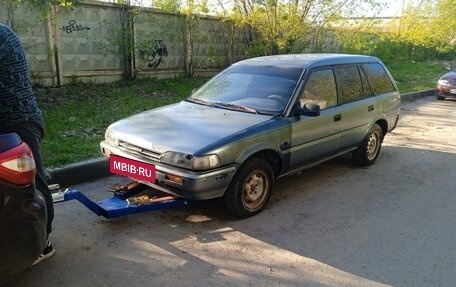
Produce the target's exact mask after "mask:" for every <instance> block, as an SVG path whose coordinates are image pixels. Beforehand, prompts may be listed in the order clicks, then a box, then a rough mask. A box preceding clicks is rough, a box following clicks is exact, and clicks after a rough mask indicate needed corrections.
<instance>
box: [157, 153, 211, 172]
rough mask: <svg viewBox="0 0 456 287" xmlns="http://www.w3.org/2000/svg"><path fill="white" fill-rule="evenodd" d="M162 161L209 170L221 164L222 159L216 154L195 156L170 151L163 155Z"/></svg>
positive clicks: (194, 168)
mask: <svg viewBox="0 0 456 287" xmlns="http://www.w3.org/2000/svg"><path fill="white" fill-rule="evenodd" d="M160 161H161V162H162V163H166V164H170V165H174V166H179V167H183V168H186V169H192V170H208V169H213V168H217V167H219V166H220V159H219V157H218V156H217V155H215V154H210V155H204V156H193V155H190V154H183V153H179V152H172V151H169V152H165V153H164V154H162V155H161V157H160Z"/></svg>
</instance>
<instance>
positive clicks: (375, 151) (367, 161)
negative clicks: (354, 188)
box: [353, 124, 383, 166]
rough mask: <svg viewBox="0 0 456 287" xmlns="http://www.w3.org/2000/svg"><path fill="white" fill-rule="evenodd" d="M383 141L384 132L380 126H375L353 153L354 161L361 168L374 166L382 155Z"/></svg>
mask: <svg viewBox="0 0 456 287" xmlns="http://www.w3.org/2000/svg"><path fill="white" fill-rule="evenodd" d="M382 141H383V131H382V128H380V126H379V125H377V124H374V125H373V126H372V128H371V129H370V131H369V133H368V134H367V135H366V137H365V138H364V140H363V141H362V142H361V144H360V145H359V147H358V149H356V150H355V151H354V152H353V160H354V161H355V163H356V164H358V165H361V166H369V165H372V164H373V163H374V162H375V160H376V159H377V157H378V155H379V154H380V150H381V147H382Z"/></svg>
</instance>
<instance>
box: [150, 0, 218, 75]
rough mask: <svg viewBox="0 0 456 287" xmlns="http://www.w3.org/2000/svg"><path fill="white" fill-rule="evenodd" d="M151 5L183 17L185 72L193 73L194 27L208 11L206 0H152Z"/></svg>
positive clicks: (187, 73)
mask: <svg viewBox="0 0 456 287" xmlns="http://www.w3.org/2000/svg"><path fill="white" fill-rule="evenodd" d="M152 5H153V6H155V7H157V8H160V9H162V10H164V11H167V12H170V13H176V14H180V15H183V16H184V17H185V29H184V43H185V57H184V60H185V74H186V75H187V76H190V77H191V76H192V75H193V43H194V37H195V33H196V32H197V30H196V27H197V24H198V21H199V20H200V15H201V14H207V13H208V12H209V10H208V8H207V1H206V0H184V1H178V0H153V1H152Z"/></svg>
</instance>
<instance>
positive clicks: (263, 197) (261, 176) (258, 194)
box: [224, 158, 274, 217]
mask: <svg viewBox="0 0 456 287" xmlns="http://www.w3.org/2000/svg"><path fill="white" fill-rule="evenodd" d="M273 181H274V173H273V170H272V168H271V166H270V165H269V164H268V163H267V162H266V161H265V160H263V159H261V158H250V159H248V160H247V161H246V162H245V163H244V164H242V165H241V167H240V168H239V170H238V171H237V173H236V175H235V176H234V178H233V180H232V182H231V184H230V186H229V187H228V189H227V191H226V193H225V195H224V200H225V205H226V207H227V208H228V210H229V211H230V212H231V213H233V214H235V215H237V216H239V217H249V216H252V215H254V214H257V213H258V212H260V211H261V210H263V208H264V207H265V206H266V203H267V202H268V201H269V198H270V197H271V188H272V183H273Z"/></svg>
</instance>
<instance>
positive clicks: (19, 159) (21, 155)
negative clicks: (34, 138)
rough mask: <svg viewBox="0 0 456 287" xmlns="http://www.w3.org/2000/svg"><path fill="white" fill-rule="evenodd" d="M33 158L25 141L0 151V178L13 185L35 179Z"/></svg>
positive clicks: (23, 183) (24, 183) (25, 183)
mask: <svg viewBox="0 0 456 287" xmlns="http://www.w3.org/2000/svg"><path fill="white" fill-rule="evenodd" d="M35 173H36V168H35V160H34V159H33V155H32V152H31V150H30V148H29V146H28V145H27V144H26V143H21V144H19V145H18V146H15V147H13V148H12V149H9V150H6V151H4V152H2V153H0V179H2V180H4V181H7V182H9V183H12V184H15V185H27V184H30V183H32V182H33V181H34V180H35Z"/></svg>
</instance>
